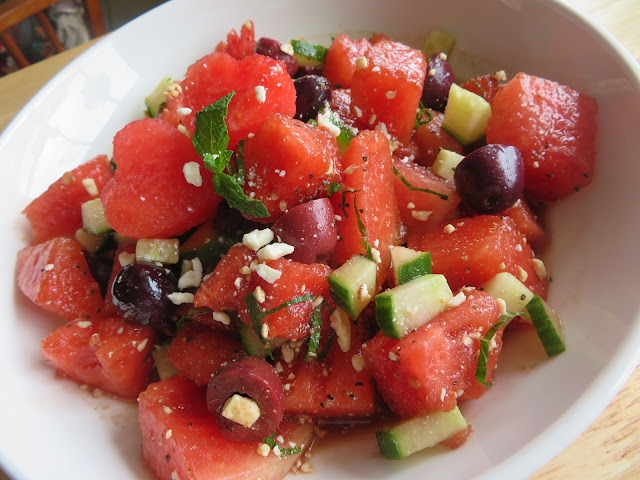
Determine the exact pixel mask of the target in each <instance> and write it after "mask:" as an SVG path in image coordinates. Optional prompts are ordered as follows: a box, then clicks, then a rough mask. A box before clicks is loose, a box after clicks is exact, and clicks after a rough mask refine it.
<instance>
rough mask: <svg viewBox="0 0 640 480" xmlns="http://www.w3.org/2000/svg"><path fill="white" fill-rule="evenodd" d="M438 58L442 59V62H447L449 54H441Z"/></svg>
mask: <svg viewBox="0 0 640 480" xmlns="http://www.w3.org/2000/svg"><path fill="white" fill-rule="evenodd" d="M438 57H439V58H440V60H446V59H447V54H446V53H444V52H440V54H439V55H438Z"/></svg>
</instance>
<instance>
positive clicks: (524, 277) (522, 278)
mask: <svg viewBox="0 0 640 480" xmlns="http://www.w3.org/2000/svg"><path fill="white" fill-rule="evenodd" d="M527 278H529V274H528V273H527V271H526V270H525V269H524V268H522V267H520V266H518V280H520V281H521V282H522V283H524V282H526V281H527Z"/></svg>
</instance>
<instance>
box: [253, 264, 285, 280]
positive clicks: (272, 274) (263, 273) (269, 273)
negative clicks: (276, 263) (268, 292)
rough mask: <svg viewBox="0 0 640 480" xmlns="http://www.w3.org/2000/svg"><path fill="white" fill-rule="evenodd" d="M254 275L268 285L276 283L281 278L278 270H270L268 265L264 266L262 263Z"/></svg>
mask: <svg viewBox="0 0 640 480" xmlns="http://www.w3.org/2000/svg"><path fill="white" fill-rule="evenodd" d="M256 273H257V274H258V276H260V278H262V279H263V280H264V281H266V282H269V283H273V282H275V281H277V280H278V279H279V278H280V277H281V276H282V272H281V271H280V270H276V269H275V268H271V267H270V266H269V265H265V264H264V263H261V264H260V265H258V266H257V267H256Z"/></svg>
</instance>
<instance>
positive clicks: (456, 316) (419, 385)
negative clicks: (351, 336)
mask: <svg viewBox="0 0 640 480" xmlns="http://www.w3.org/2000/svg"><path fill="white" fill-rule="evenodd" d="M463 293H464V295H465V301H463V302H462V303H461V304H460V305H458V306H455V307H452V308H449V309H447V310H445V311H444V312H442V313H441V314H440V315H438V316H437V317H436V318H434V319H433V320H432V321H430V322H429V323H427V324H425V325H423V326H422V327H420V328H419V329H417V330H415V331H413V332H411V333H409V334H407V335H405V336H404V337H403V338H402V339H400V340H395V339H392V338H389V337H385V336H384V335H383V334H382V333H378V334H377V335H376V336H375V337H374V338H373V339H371V340H370V341H368V342H367V343H366V344H365V346H364V348H363V349H362V352H363V357H364V360H365V362H366V365H367V368H368V369H369V371H370V372H371V374H372V375H373V378H374V379H375V381H376V385H377V387H378V390H379V391H380V393H381V395H382V398H383V399H384V400H385V402H386V403H387V404H388V405H389V407H390V408H391V410H392V411H393V412H394V413H396V414H398V415H400V416H402V417H415V416H419V415H426V414H427V413H429V412H430V411H432V410H442V411H449V410H452V409H453V408H454V407H455V406H456V405H457V401H458V398H461V399H464V398H478V397H480V396H481V395H482V394H483V393H484V392H485V391H486V389H487V387H486V386H485V385H483V384H481V383H480V382H478V381H477V380H476V378H475V371H476V365H477V357H478V352H479V349H480V340H479V339H480V338H481V337H482V336H484V335H485V334H486V332H487V331H488V330H489V329H490V328H491V327H492V326H493V325H494V324H495V323H496V322H498V318H499V316H500V307H499V306H498V304H497V302H496V301H495V300H494V299H493V298H492V297H491V296H490V295H488V294H486V293H484V292H479V291H475V290H473V289H469V290H464V291H463ZM501 349H502V329H500V330H498V333H496V334H495V336H494V337H493V342H492V343H491V345H490V346H489V358H488V361H487V376H486V378H485V380H486V381H487V382H490V381H491V380H492V378H493V372H494V369H495V367H496V364H497V358H498V354H499V353H500V350H501Z"/></svg>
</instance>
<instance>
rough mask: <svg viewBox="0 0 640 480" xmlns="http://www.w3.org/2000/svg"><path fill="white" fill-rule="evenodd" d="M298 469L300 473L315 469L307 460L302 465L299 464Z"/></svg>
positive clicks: (311, 471)
mask: <svg viewBox="0 0 640 480" xmlns="http://www.w3.org/2000/svg"><path fill="white" fill-rule="evenodd" d="M300 471H301V472H302V473H313V472H314V471H315V469H314V468H313V466H312V465H311V464H310V463H309V462H304V463H303V464H302V465H300Z"/></svg>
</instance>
